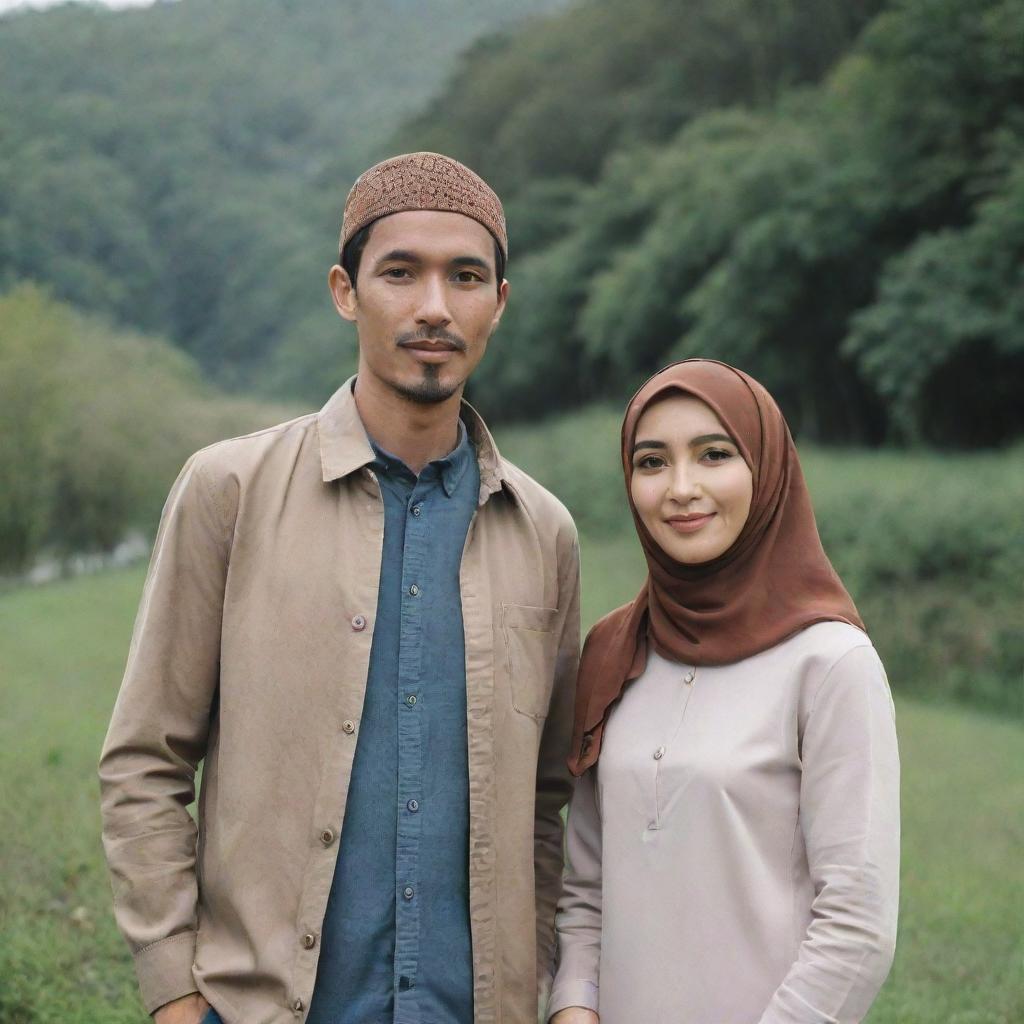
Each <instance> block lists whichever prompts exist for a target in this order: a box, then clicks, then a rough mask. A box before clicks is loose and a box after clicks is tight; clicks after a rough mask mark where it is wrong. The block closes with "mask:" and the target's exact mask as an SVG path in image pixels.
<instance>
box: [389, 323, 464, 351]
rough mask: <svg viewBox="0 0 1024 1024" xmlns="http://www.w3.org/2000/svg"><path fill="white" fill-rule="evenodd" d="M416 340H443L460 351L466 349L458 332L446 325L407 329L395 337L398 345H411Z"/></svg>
mask: <svg viewBox="0 0 1024 1024" xmlns="http://www.w3.org/2000/svg"><path fill="white" fill-rule="evenodd" d="M415 341H443V342H445V343H446V344H448V345H451V346H452V348H454V349H457V350H458V351H459V352H465V351H466V343H465V341H463V340H462V338H460V337H459V336H458V335H457V334H453V333H452V332H451V331H449V330H446V329H445V328H444V327H420V328H418V329H417V330H415V331H406V332H405V333H404V334H399V335H398V336H397V337H396V338H395V344H396V345H399V346H401V345H410V344H412V343H413V342H415Z"/></svg>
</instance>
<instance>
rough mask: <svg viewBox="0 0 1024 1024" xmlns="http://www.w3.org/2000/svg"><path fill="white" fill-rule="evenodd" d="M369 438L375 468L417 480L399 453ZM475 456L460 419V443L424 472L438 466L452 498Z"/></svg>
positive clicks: (442, 482)
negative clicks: (390, 450)
mask: <svg viewBox="0 0 1024 1024" xmlns="http://www.w3.org/2000/svg"><path fill="white" fill-rule="evenodd" d="M369 440H370V447H371V448H373V452H374V456H375V457H374V460H373V462H372V463H371V465H372V466H373V467H374V468H375V469H380V470H381V471H383V472H385V473H388V474H389V475H391V476H393V477H404V478H407V479H408V481H409V483H410V485H411V484H412V483H414V482H415V480H416V474H415V473H414V472H413V471H412V470H411V469H410V468H409V467H408V466H407V465H406V464H405V463H404V462H403V461H402V460H401V459H400V458H399V457H398V456H397V455H392V453H391V452H389V451H388V450H387V449H385V448H382V447H381V446H380V445H379V444H377V442H376V441H374V439H373V438H372V437H371V438H370V439H369ZM473 457H474V454H473V448H472V446H471V445H470V443H469V434H468V433H467V431H466V426H465V424H464V423H463V422H462V420H459V441H458V444H456V445H455V447H454V448H453V449H452V450H451V451H450V452H449V453H448V454H447V455H445V456H444V457H443V458H440V459H434V460H433V461H431V462H430V463H429V464H428V465H427V466H425V467H424V469H423V472H425V471H426V470H427V469H428V468H431V467H436V468H437V473H438V474H439V475H440V477H441V486H442V487H443V488H444V493H445V494H447V495H448V497H449V498H450V497H451V496H452V495H453V494H454V493H455V488H456V487H458V486H459V481H460V480H461V479H462V477H463V476H464V474H465V472H466V470H467V469H468V468H469V466H470V465H471V464H472V461H473ZM421 476H422V473H421Z"/></svg>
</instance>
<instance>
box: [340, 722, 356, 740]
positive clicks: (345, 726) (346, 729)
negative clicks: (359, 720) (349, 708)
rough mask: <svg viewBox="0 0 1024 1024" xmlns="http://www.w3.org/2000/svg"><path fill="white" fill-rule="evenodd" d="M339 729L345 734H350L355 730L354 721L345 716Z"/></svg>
mask: <svg viewBox="0 0 1024 1024" xmlns="http://www.w3.org/2000/svg"><path fill="white" fill-rule="evenodd" d="M341 731H342V732H343V733H345V735H346V736H351V735H352V733H354V732H355V731H356V723H355V722H353V721H352V719H351V718H346V719H345V721H344V722H342V723H341Z"/></svg>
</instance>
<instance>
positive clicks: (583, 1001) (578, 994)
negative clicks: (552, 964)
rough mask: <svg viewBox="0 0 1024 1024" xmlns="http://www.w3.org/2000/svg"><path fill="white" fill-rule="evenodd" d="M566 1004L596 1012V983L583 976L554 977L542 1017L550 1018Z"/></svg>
mask: <svg viewBox="0 0 1024 1024" xmlns="http://www.w3.org/2000/svg"><path fill="white" fill-rule="evenodd" d="M567 1006H582V1007H583V1008H584V1009H585V1010H593V1011H594V1013H597V985H595V984H594V982H592V981H586V980H585V979H583V978H556V979H555V985H554V988H553V989H552V990H551V999H550V1000H549V1001H548V1012H547V1016H546V1017H545V1018H544V1019H545V1020H550V1019H551V1018H552V1017H553V1016H554V1015H555V1014H556V1013H558V1011H559V1010H564V1009H565V1008H566V1007H567Z"/></svg>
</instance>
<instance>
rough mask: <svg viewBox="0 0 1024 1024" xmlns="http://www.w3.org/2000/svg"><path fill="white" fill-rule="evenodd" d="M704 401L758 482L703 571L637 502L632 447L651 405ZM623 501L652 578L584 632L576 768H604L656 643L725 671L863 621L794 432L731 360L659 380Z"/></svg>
mask: <svg viewBox="0 0 1024 1024" xmlns="http://www.w3.org/2000/svg"><path fill="white" fill-rule="evenodd" d="M671 391H678V392H682V393H684V394H688V395H693V396H694V397H696V398H699V399H700V400H701V401H703V402H705V403H706V404H707V405H708V406H709V407H710V408H711V409H712V410H713V411H714V413H715V415H716V416H717V417H718V418H719V419H720V420H721V421H722V424H723V426H724V427H725V429H726V430H727V431H728V433H729V435H730V436H731V437H732V438H733V440H734V441H735V442H736V444H737V446H738V448H739V450H740V454H741V455H742V457H743V460H744V461H745V462H746V464H747V465H748V466H749V467H750V471H751V474H752V475H753V485H754V489H753V497H752V500H751V503H750V512H749V514H748V516H747V521H746V523H745V524H744V526H743V529H742V530H741V531H740V535H739V537H737V538H736V540H735V542H734V543H733V544H732V546H731V547H730V548H729V549H728V550H727V551H725V552H724V553H723V554H721V555H719V556H718V557H717V558H715V559H712V560H711V561H710V562H703V563H701V564H699V565H684V564H682V563H680V562H677V561H675V560H674V559H672V558H670V557H669V556H668V555H667V554H666V553H665V552H664V551H663V550H662V549H661V548H660V547H659V546H658V545H657V544H656V543H655V542H654V541H653V540H652V539H651V536H650V534H649V533H648V532H647V529H646V528H645V527H644V525H643V523H642V522H641V521H640V518H639V516H638V515H637V511H636V508H635V506H634V505H633V499H632V497H631V496H630V481H631V477H632V473H633V443H634V441H635V439H636V426H637V423H638V421H639V420H640V417H641V416H642V415H643V413H644V410H645V409H646V408H647V407H648V406H649V405H650V404H651V402H653V401H654V400H655V399H657V398H660V397H663V396H664V395H665V393H666V392H671ZM622 469H623V472H624V473H625V477H626V497H627V500H628V501H629V507H630V510H631V511H632V513H633V522H634V524H635V525H636V531H637V534H638V535H639V537H640V544H641V546H642V547H643V549H644V556H645V557H646V559H647V570H648V575H647V582H646V583H645V584H644V587H643V589H642V590H641V591H640V593H639V594H638V595H637V596H636V597H635V598H634V599H633V601H632V602H631V603H630V604H627V605H623V606H622V607H621V608H617V609H616V610H615V611H613V612H611V613H609V614H608V615H606V616H605V617H604V618H603V619H601V620H600V622H598V623H597V624H596V625H595V626H594V628H593V629H592V630H591V631H590V634H589V635H588V636H587V642H586V644H585V645H584V647H583V658H582V660H581V662H580V673H579V683H578V687H577V692H576V723H575V729H574V732H573V744H572V755H571V756H570V758H569V768H570V770H571V771H572V773H573V774H574V775H582V774H583V772H584V771H586V769H587V768H589V767H590V766H591V765H593V764H594V763H595V762H596V761H597V757H598V753H599V752H600V748H601V735H602V733H603V731H604V724H605V721H606V720H607V716H608V711H609V709H610V708H611V706H612V705H613V704H614V703H615V701H617V700H618V699H619V697H620V696H621V694H622V691H623V689H624V688H625V686H626V685H627V684H628V683H629V682H631V681H632V680H634V679H636V678H637V676H639V675H640V674H641V673H642V672H643V670H644V667H645V666H646V664H647V651H648V645H652V646H653V647H654V650H655V651H657V652H658V653H659V654H660V655H662V656H663V657H665V658H669V659H671V660H672V661H678V662H681V663H683V664H688V665H724V664H729V663H731V662H735V661H740V660H741V659H743V658H749V657H750V656H751V655H752V654H757V653H758V652H760V651H764V650H767V649H768V648H769V647H774V646H775V645H776V644H778V643H780V642H781V641H783V640H785V639H786V638H787V637H789V636H792V635H793V634H794V633H797V632H799V631H800V630H801V629H804V628H805V627H807V626H809V625H811V624H812V623H815V622H822V621H825V620H829V619H834V620H837V621H839V622H848V623H850V624H851V625H853V626H856V627H858V628H859V629H863V628H864V624H863V623H862V622H861V620H860V616H859V615H858V614H857V609H856V608H855V607H854V604H853V601H852V600H851V598H850V595H849V594H848V593H847V592H846V588H845V587H844V586H843V584H842V581H841V580H840V579H839V576H838V575H837V574H836V571H835V569H833V568H832V564H831V563H830V562H829V560H828V558H827V557H826V555H825V552H824V550H823V549H822V547H821V540H820V539H819V537H818V528H817V526H816V525H815V522H814V512H813V511H812V509H811V499H810V495H809V494H808V492H807V485H806V484H805V483H804V477H803V473H802V472H801V470H800V461H799V459H798V458H797V454H796V448H795V446H794V445H793V439H792V437H791V436H790V433H789V428H788V427H787V426H786V421H785V419H784V418H783V416H782V412H781V410H780V409H779V407H778V405H776V403H775V400H774V399H773V398H772V396H771V395H770V394H768V392H767V391H766V390H765V389H764V388H763V387H762V386H761V385H760V384H758V382H757V381H756V380H754V379H753V378H751V377H748V376H747V374H745V373H743V372H742V371H741V370H737V369H735V368H734V367H731V366H727V365H726V364H725V363H719V362H715V361H713V360H710V359H687V360H684V361H683V362H681V363H673V364H672V365H671V366H668V367H666V368H665V369H664V370H661V371H660V372H659V373H656V374H655V375H654V376H653V377H652V378H651V379H650V380H649V381H647V383H646V384H644V386H643V387H642V388H640V390H639V391H638V392H637V393H636V394H635V395H634V396H633V398H632V400H631V401H630V403H629V406H628V407H627V409H626V416H625V419H624V420H623V422H622Z"/></svg>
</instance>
